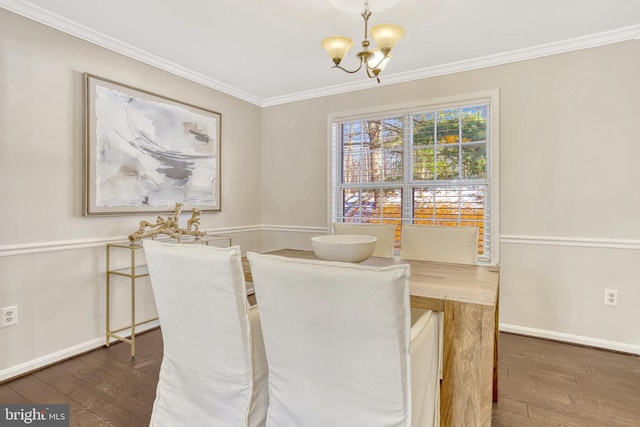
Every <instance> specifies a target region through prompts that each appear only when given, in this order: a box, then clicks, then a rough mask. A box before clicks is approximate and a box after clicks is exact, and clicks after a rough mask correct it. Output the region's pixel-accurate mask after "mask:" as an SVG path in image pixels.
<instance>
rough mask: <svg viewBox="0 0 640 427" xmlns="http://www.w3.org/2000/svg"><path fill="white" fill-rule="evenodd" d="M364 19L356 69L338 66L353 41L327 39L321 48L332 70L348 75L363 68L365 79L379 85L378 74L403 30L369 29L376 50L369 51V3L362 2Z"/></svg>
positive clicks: (388, 27) (394, 27) (390, 26)
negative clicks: (374, 81) (365, 74)
mask: <svg viewBox="0 0 640 427" xmlns="http://www.w3.org/2000/svg"><path fill="white" fill-rule="evenodd" d="M361 15H362V18H363V19H364V40H362V43H361V45H362V50H361V51H360V52H358V53H357V54H356V57H357V58H358V60H359V61H360V63H359V65H358V68H356V69H354V70H348V69H346V68H344V67H342V66H341V65H340V63H341V62H342V60H343V59H344V57H345V56H346V54H347V52H348V51H349V49H351V46H353V40H351V39H350V38H348V37H343V36H332V37H327V38H326V39H324V40H323V41H322V47H323V48H324V49H325V50H326V51H327V53H328V54H329V58H331V60H332V61H333V63H334V64H335V65H334V66H333V67H332V68H339V69H341V70H342V71H345V72H347V73H349V74H353V73H357V72H358V71H360V69H361V68H363V66H364V69H365V71H366V73H367V77H369V78H375V79H376V80H377V81H378V83H380V77H379V74H380V72H382V70H383V69H384V67H385V66H386V65H387V63H388V62H389V60H390V59H391V49H393V48H394V47H395V45H396V43H398V41H399V40H400V39H401V38H402V37H403V36H404V29H402V27H400V26H398V25H394V24H380V25H376V26H375V27H373V28H372V29H371V38H372V39H373V40H374V42H375V44H376V46H377V49H369V45H370V42H369V40H368V39H367V29H368V25H369V17H371V11H370V10H369V3H368V1H367V0H365V2H364V10H363V11H362V13H361Z"/></svg>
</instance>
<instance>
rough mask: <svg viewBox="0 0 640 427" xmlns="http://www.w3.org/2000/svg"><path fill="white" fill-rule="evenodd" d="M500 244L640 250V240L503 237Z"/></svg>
mask: <svg viewBox="0 0 640 427" xmlns="http://www.w3.org/2000/svg"><path fill="white" fill-rule="evenodd" d="M500 243H507V244H513V245H542V246H573V247H587V248H601V249H631V250H639V249H640V240H635V239H605V238H597V237H559V236H519V235H501V236H500Z"/></svg>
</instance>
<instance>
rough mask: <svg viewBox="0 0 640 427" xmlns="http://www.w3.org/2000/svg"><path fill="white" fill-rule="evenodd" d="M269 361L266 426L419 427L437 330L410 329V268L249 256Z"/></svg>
mask: <svg viewBox="0 0 640 427" xmlns="http://www.w3.org/2000/svg"><path fill="white" fill-rule="evenodd" d="M247 256H248V258H249V261H250V264H251V273H252V276H253V283H254V286H255V289H256V297H257V299H258V301H259V304H260V316H261V320H262V331H263V334H264V340H265V341H264V342H265V350H266V353H267V359H268V361H269V410H268V413H267V426H268V427H285V426H286V427H354V426H367V427H376V426H381V427H382V426H384V427H391V426H414V427H428V426H433V425H437V424H438V420H439V406H438V399H439V381H438V376H437V372H438V363H439V359H438V325H437V321H436V316H433V315H432V313H431V312H427V313H426V314H425V315H424V316H423V317H422V318H421V319H420V320H419V321H418V322H416V324H415V326H414V327H413V328H412V327H410V323H409V276H410V271H409V266H408V265H397V266H393V267H367V266H362V265H358V264H350V263H342V262H330V261H318V260H304V259H295V258H285V257H279V256H272V255H260V254H256V253H251V252H249V253H248V254H247Z"/></svg>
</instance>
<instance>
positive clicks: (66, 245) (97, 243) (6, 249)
mask: <svg viewBox="0 0 640 427" xmlns="http://www.w3.org/2000/svg"><path fill="white" fill-rule="evenodd" d="M262 231H283V232H289V233H315V234H317V233H320V234H323V233H326V231H327V229H326V228H325V227H302V226H287V225H249V226H244V227H224V228H216V229H207V230H206V232H207V234H210V235H224V234H236V233H248V232H262ZM126 240H127V236H116V237H110V238H93V239H77V240H62V241H53V242H38V243H22V244H17V245H0V258H2V257H7V256H16V255H30V254H39V253H45V252H61V251H70V250H75V249H86V248H97V247H103V246H104V245H106V244H107V243H115V242H122V241H126Z"/></svg>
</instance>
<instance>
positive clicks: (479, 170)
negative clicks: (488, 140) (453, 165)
mask: <svg viewBox="0 0 640 427" xmlns="http://www.w3.org/2000/svg"><path fill="white" fill-rule="evenodd" d="M461 172H462V175H461V176H460V178H463V179H476V178H486V177H487V146H486V145H485V144H473V145H465V146H462V171H461Z"/></svg>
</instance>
